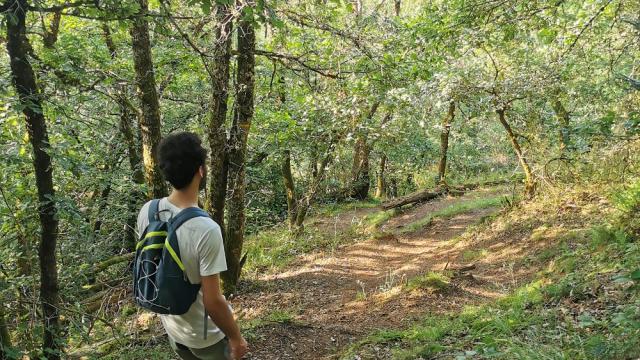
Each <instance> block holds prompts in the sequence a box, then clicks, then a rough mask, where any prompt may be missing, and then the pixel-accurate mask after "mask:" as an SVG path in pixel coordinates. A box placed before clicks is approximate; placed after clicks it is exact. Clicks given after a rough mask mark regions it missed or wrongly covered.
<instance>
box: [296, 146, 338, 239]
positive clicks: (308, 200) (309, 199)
mask: <svg viewBox="0 0 640 360" xmlns="http://www.w3.org/2000/svg"><path fill="white" fill-rule="evenodd" d="M336 143H337V140H336V139H334V140H333V141H332V143H331V144H330V145H329V148H328V149H327V153H326V155H325V156H324V158H323V159H322V161H321V162H320V164H319V167H318V176H316V177H315V178H314V179H313V181H312V182H311V185H310V186H309V188H308V189H307V191H306V193H305V194H304V195H303V196H302V197H301V198H300V199H299V200H298V201H297V204H296V207H297V210H298V211H297V213H296V223H295V228H294V230H293V234H294V235H299V234H302V232H303V231H304V220H305V219H306V217H307V212H309V208H310V207H311V204H312V203H313V200H314V199H315V196H316V192H317V191H318V187H319V186H320V184H321V183H322V180H323V179H324V175H325V174H326V172H327V166H328V165H329V162H331V160H332V159H333V151H334V149H335V147H336Z"/></svg>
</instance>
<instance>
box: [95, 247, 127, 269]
mask: <svg viewBox="0 0 640 360" xmlns="http://www.w3.org/2000/svg"><path fill="white" fill-rule="evenodd" d="M135 255H136V253H135V252H130V253H126V254H122V255H118V256H114V257H111V258H109V259H107V260H103V261H101V262H99V263H96V264H95V265H94V266H93V271H94V273H99V272H102V271H104V270H106V269H108V268H109V267H111V266H113V265H115V264H120V263H123V262H125V261H128V260H133V258H134V257H135Z"/></svg>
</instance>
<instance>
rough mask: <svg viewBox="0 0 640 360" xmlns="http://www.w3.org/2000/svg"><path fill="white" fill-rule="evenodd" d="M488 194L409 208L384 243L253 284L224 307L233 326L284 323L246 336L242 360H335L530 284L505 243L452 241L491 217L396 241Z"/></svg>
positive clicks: (344, 250)
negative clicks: (378, 338)
mask: <svg viewBox="0 0 640 360" xmlns="http://www.w3.org/2000/svg"><path fill="white" fill-rule="evenodd" d="M497 191H499V190H496V189H479V190H476V191H473V192H470V193H468V194H466V195H464V196H462V197H457V198H441V199H438V200H435V201H432V202H428V203H425V204H422V205H418V206H415V207H413V208H411V209H409V210H406V211H405V212H404V213H403V214H400V215H399V216H396V217H394V218H392V219H390V220H389V221H388V222H387V224H385V225H384V226H383V228H382V229H383V230H384V234H385V235H384V236H381V237H377V238H375V237H372V238H370V239H368V240H365V241H362V242H359V243H355V244H351V245H346V246H343V247H341V248H339V249H338V250H334V251H332V252H327V253H319V254H314V256H306V257H301V258H300V259H298V260H297V261H296V262H295V263H294V264H292V265H291V266H289V267H288V268H287V269H285V270H284V271H282V272H279V273H277V274H265V275H264V276H262V277H260V278H258V279H257V280H252V283H251V284H249V286H246V287H245V288H246V289H247V290H246V291H243V292H242V295H241V296H239V297H236V298H235V299H233V301H232V302H233V306H234V308H236V311H237V312H239V313H241V315H242V319H243V320H242V321H250V320H251V319H256V318H264V317H265V315H266V314H269V313H273V312H274V311H282V312H283V313H287V314H293V317H292V319H290V320H288V319H285V320H287V321H282V320H281V321H279V322H273V323H267V324H262V325H260V326H259V327H257V328H254V329H252V330H251V333H250V334H247V335H248V337H249V342H250V347H251V353H250V354H249V355H248V356H247V358H248V359H254V360H263V359H303V360H304V359H336V358H337V357H338V354H339V353H340V351H341V350H343V349H345V348H346V347H349V345H351V344H353V343H354V342H357V341H358V340H360V339H362V338H363V337H365V336H366V335H368V334H370V333H371V332H372V331H374V330H376V329H400V328H404V327H407V326H408V325H409V324H410V323H412V322H415V321H416V320H418V319H420V318H423V317H424V316H425V315H428V314H433V313H443V312H450V311H458V310H461V309H462V308H463V307H464V306H466V305H475V304H481V303H484V302H487V301H491V300H495V299H497V298H500V297H502V296H504V295H505V294H506V293H507V292H508V291H509V289H512V288H514V287H515V286H518V285H519V284H521V283H522V282H523V281H526V279H528V278H529V277H530V276H531V275H532V272H533V270H532V269H527V268H526V267H520V266H514V264H516V263H517V261H516V260H517V259H521V258H522V256H523V252H522V249H520V248H518V246H517V245H516V243H515V242H514V241H509V240H508V239H505V238H504V237H496V238H495V239H494V240H491V239H490V240H488V241H487V240H484V241H483V242H482V243H474V242H472V241H471V242H470V241H456V239H457V238H458V237H459V236H460V235H461V234H463V233H464V232H465V231H466V230H467V228H468V227H469V226H471V225H474V224H476V223H478V222H479V221H481V220H482V219H483V218H485V217H486V216H488V215H491V214H493V213H496V212H498V211H499V209H498V208H489V209H481V210H472V211H469V212H466V213H463V214H460V215H457V216H454V217H452V218H449V219H436V220H435V221H433V222H432V223H431V224H430V225H429V226H427V227H426V228H423V229H420V230H418V231H416V232H414V233H407V234H401V233H400V229H401V228H402V227H403V226H406V225H408V224H409V223H412V222H414V221H416V220H419V219H420V218H423V217H426V216H428V214H429V213H431V212H433V211H437V210H439V209H443V208H446V207H448V206H451V205H452V204H454V203H456V202H464V201H468V200H470V199H473V198H478V197H490V196H491V197H493V196H496V194H497ZM372 211H376V210H375V209H358V210H353V211H351V212H347V213H345V214H342V215H340V217H339V218H338V220H339V222H340V223H341V224H340V225H336V226H326V224H325V226H318V227H317V228H318V229H322V228H324V229H326V230H325V231H332V232H333V231H338V232H339V231H341V230H344V229H346V228H347V226H345V225H344V222H347V221H354V220H353V219H358V218H361V217H362V216H364V215H366V214H368V213H371V212H372ZM320 223H321V224H322V222H320ZM478 254H481V255H478ZM469 262H473V263H474V264H475V269H473V270H472V271H470V272H469V273H468V274H467V275H466V276H461V277H452V278H451V280H450V282H449V284H448V285H446V286H445V287H443V288H440V289H432V288H418V289H417V290H410V289H409V288H408V287H407V286H406V284H407V282H408V280H409V279H411V278H414V277H416V276H419V275H422V274H426V273H428V272H431V271H433V272H443V271H444V273H445V274H448V275H451V273H450V271H449V272H447V271H445V270H451V269H455V268H459V267H461V266H463V265H465V264H468V263H469Z"/></svg>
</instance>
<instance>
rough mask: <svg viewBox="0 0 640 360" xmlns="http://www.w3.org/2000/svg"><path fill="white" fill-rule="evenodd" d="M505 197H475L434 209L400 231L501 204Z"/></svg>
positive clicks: (412, 229) (409, 230) (412, 230)
mask: <svg viewBox="0 0 640 360" xmlns="http://www.w3.org/2000/svg"><path fill="white" fill-rule="evenodd" d="M503 198H504V197H503V196H496V197H490V198H481V199H473V200H469V201H464V202H460V203H456V204H452V205H450V206H448V207H446V208H444V209H440V210H437V211H434V212H432V213H430V214H429V215H428V216H426V217H424V218H422V219H420V220H417V221H414V222H412V223H410V224H408V225H406V226H405V227H404V228H402V230H401V231H400V232H401V233H411V232H415V231H418V230H421V229H423V228H424V227H426V226H428V225H430V224H431V222H433V220H434V219H436V218H441V219H448V218H451V217H454V216H456V215H459V214H462V213H465V212H468V211H472V210H479V209H486V208H490V207H496V206H500V205H501V204H502V199H503Z"/></svg>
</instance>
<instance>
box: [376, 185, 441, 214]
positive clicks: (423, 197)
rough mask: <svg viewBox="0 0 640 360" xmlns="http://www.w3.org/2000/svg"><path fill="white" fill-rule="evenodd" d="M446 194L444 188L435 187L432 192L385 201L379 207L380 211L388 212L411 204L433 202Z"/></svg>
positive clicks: (427, 191)
mask: <svg viewBox="0 0 640 360" xmlns="http://www.w3.org/2000/svg"><path fill="white" fill-rule="evenodd" d="M446 193H447V189H446V188H444V187H437V188H435V189H433V190H431V189H429V190H423V191H419V192H416V193H412V194H409V195H407V196H403V197H401V198H397V199H393V200H390V201H387V202H385V203H383V204H382V205H381V207H382V209H384V210H389V209H394V208H398V207H401V206H404V205H408V204H413V203H417V202H423V201H428V200H433V199H435V198H438V197H440V196H442V195H444V194H446Z"/></svg>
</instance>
